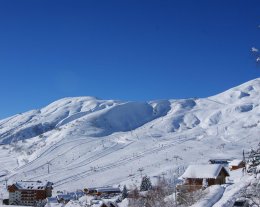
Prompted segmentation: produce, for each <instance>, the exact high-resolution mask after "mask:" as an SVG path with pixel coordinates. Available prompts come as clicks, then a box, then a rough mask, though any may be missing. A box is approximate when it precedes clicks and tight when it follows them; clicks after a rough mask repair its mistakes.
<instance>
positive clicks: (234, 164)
mask: <svg viewBox="0 0 260 207" xmlns="http://www.w3.org/2000/svg"><path fill="white" fill-rule="evenodd" d="M244 167H245V162H244V161H243V160H238V159H236V160H232V161H231V162H230V163H229V169H230V170H237V169H240V168H244Z"/></svg>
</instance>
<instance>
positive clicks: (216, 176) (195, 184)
mask: <svg viewBox="0 0 260 207" xmlns="http://www.w3.org/2000/svg"><path fill="white" fill-rule="evenodd" d="M227 176H229V173H228V171H227V170H226V168H225V167H223V165H220V164H214V165H211V164H206V165H190V166H189V167H188V168H187V169H186V171H185V172H184V174H183V175H182V176H181V178H182V179H183V180H184V184H183V185H181V186H179V187H180V188H187V189H189V190H197V189H200V188H202V187H203V186H211V185H221V184H225V183H226V177H227Z"/></svg>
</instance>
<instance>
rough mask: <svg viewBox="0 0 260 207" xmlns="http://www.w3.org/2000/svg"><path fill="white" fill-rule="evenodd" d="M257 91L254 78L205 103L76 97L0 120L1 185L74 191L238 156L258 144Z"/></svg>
mask: <svg viewBox="0 0 260 207" xmlns="http://www.w3.org/2000/svg"><path fill="white" fill-rule="evenodd" d="M259 92H260V79H255V80H252V81H249V82H247V83H245V84H242V85H240V86H238V87H235V88H232V89H230V90H228V91H225V92H223V93H221V94H218V95H215V96H211V97H208V98H201V99H198V98H191V99H181V100H157V101H150V102H131V101H129V102H126V101H115V100H99V99H97V98H94V97H73V98H64V99H61V100H58V101H56V102H54V103H51V104H50V105H48V106H46V107H44V108H42V109H38V110H32V111H29V112H25V113H22V114H17V115H15V116H12V117H9V118H6V119H3V120H1V121H0V143H1V144H2V145H0V165H1V166H2V168H1V172H4V173H3V176H1V174H2V173H1V174H0V182H2V183H4V179H5V178H6V177H8V182H9V183H12V182H13V181H15V180H21V179H22V180H49V181H52V182H53V183H54V188H55V191H57V190H69V191H72V190H76V189H83V188H86V187H93V186H105V185H118V184H121V185H122V184H128V185H131V184H137V183H139V182H140V177H141V175H143V174H147V175H149V176H152V177H154V178H155V177H156V176H158V175H160V174H162V173H164V174H166V175H168V176H172V174H173V172H174V173H175V172H176V169H178V170H179V171H181V169H183V168H185V167H186V166H187V165H189V164H195V163H207V161H208V160H209V159H210V158H241V157H242V151H243V149H250V148H251V147H254V146H255V145H256V144H257V143H258V142H259V136H258V135H259V133H260V127H259V123H260V106H259V100H260V93H259ZM140 169H141V170H140Z"/></svg>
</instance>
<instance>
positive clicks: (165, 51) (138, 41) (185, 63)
mask: <svg viewBox="0 0 260 207" xmlns="http://www.w3.org/2000/svg"><path fill="white" fill-rule="evenodd" d="M259 9H260V1H257V0H250V1H246V0H243V1H241V0H212V1H208V0H204V1H202V0H197V1H194V0H158V1H154V0H147V1H144V0H123V1H122V0H117V1H115V0H103V1H102V0H70V1H68V0H55V1H53V0H37V1H35V0H23V1H21V0H8V1H6V0H0V72H1V76H0V77H1V79H0V93H1V101H0V118H4V117H7V116H10V115H13V114H16V113H20V112H24V111H27V110H30V109H34V108H40V107H42V106H45V105H47V104H49V103H50V102H52V101H55V100H57V99H59V98H63V97H67V96H96V97H99V98H102V99H122V100H139V101H145V100H154V99H170V98H187V97H206V96H210V95H214V94H216V93H219V92H222V91H224V90H226V89H228V88H230V87H233V86H236V85H238V84H241V83H243V82H245V81H248V80H250V79H254V78H257V77H258V76H259V74H260V71H259V70H260V68H258V67H257V66H256V64H255V62H254V59H253V57H252V56H251V54H250V48H251V47H252V46H254V45H256V46H257V45H260V42H259V34H260V29H258V28H257V26H258V24H259V23H260V13H259Z"/></svg>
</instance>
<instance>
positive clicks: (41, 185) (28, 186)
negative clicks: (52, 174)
mask: <svg viewBox="0 0 260 207" xmlns="http://www.w3.org/2000/svg"><path fill="white" fill-rule="evenodd" d="M14 185H15V186H16V187H17V188H18V189H24V190H43V189H46V188H47V187H50V186H52V185H53V183H51V182H49V181H18V182H16V183H15V184H14Z"/></svg>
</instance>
